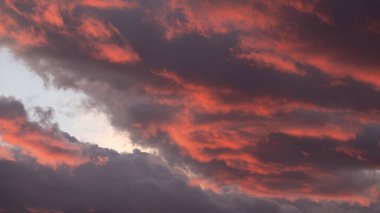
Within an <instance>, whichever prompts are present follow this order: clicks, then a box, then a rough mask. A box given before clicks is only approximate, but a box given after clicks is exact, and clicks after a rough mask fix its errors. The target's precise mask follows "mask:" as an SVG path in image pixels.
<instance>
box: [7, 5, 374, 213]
mask: <svg viewBox="0 0 380 213" xmlns="http://www.w3.org/2000/svg"><path fill="white" fill-rule="evenodd" d="M379 8H380V5H379V3H377V2H376V1H370V0H368V1H367V0H364V1H334V2H332V1H327V0H307V1H301V0H281V1H272V0H269V1H261V0H238V1H228V0H222V1H213V0H207V1H197V0H196V1H188V0H171V1H160V0H159V1H149V0H147V1H143V0H130V1H124V0H114V1H98V0H97V1H86V0H80V1H71V0H67V1H49V2H43V1H23V0H20V1H14V0H5V1H3V2H2V3H1V6H0V12H1V14H0V20H1V24H0V44H1V45H2V46H4V47H7V48H9V49H11V50H12V53H13V54H14V55H15V57H17V58H20V59H22V60H23V61H24V62H25V63H26V64H28V66H29V67H30V68H31V69H32V70H33V71H34V72H35V73H37V74H38V75H40V76H41V77H43V78H44V79H45V81H46V83H48V84H52V85H54V86H56V87H57V88H63V89H65V88H70V89H74V90H77V91H80V92H84V93H85V94H87V95H88V96H89V97H90V98H91V104H90V107H94V108H97V109H101V110H102V111H104V112H105V113H106V114H107V116H108V118H109V120H110V121H111V123H112V124H113V126H114V127H115V128H117V129H119V130H121V131H126V132H129V133H130V135H131V138H132V141H133V143H136V144H138V145H140V146H144V147H149V148H155V149H157V150H158V152H159V153H160V156H161V157H162V158H163V161H166V162H167V164H168V165H166V166H167V168H166V167H165V169H164V170H165V172H164V173H167V174H166V175H169V176H173V174H171V172H169V171H171V170H170V169H172V168H181V169H182V170H188V173H189V174H191V175H189V176H188V177H186V178H185V179H181V181H179V182H178V183H172V182H170V183H166V182H165V181H166V179H165V178H164V179H165V181H164V182H161V181H162V180H159V181H158V183H157V182H155V183H154V184H153V185H154V186H151V187H148V189H149V190H148V189H143V188H141V189H140V188H139V189H136V190H134V191H135V192H134V193H137V194H138V193H139V191H142V192H141V193H144V190H148V191H150V190H153V191H155V190H156V192H157V193H158V194H157V195H152V197H151V198H152V199H153V200H154V199H155V198H153V197H160V193H163V194H165V196H169V197H168V201H167V202H169V200H172V199H177V198H178V199H183V200H193V201H194V202H196V203H197V205H191V206H189V207H184V206H186V205H189V204H187V203H186V202H185V203H183V204H178V207H179V206H182V207H183V208H182V209H181V212H186V210H187V209H191V208H194V209H193V211H197V210H195V208H199V210H198V211H199V212H213V211H215V212H223V211H225V212H239V211H241V212H244V211H247V212H249V211H251V210H249V208H251V207H250V206H249V205H251V204H248V203H252V202H253V203H255V202H256V201H255V200H256V199H254V200H250V199H251V198H243V197H244V196H247V197H249V196H253V197H260V198H266V199H272V200H277V201H273V203H272V201H268V202H269V203H265V202H267V201H265V202H264V201H262V200H260V201H257V202H259V203H260V205H261V202H264V203H265V204H263V205H264V206H265V207H263V208H267V207H268V210H266V211H268V212H276V211H280V212H281V211H285V210H284V209H283V208H285V207H284V206H281V205H284V203H287V202H290V203H291V205H294V206H297V208H298V211H301V212H327V210H326V209H327V208H328V209H330V210H329V211H338V212H339V211H342V212H345V211H348V209H349V208H350V206H351V208H352V211H353V212H355V211H356V210H358V211H363V212H364V211H368V212H376V209H378V203H379V190H380V189H379V181H380V179H379V178H380V177H379V173H378V169H379V166H380V158H379V156H378V153H379V151H380V145H379V140H380V122H379V121H380V117H379V115H380V114H379V109H380V92H379V85H380V80H379V79H380V76H379V72H378V71H379V69H380V64H379V60H378V58H379V56H380V52H379V50H380V39H379V38H378V37H379V34H380V15H379V13H378V12H377V11H378V10H379ZM4 100H5V99H4ZM4 100H3V102H4ZM5 102H7V104H5V105H4V106H1V105H0V119H1V120H0V121H3V122H2V123H0V125H2V129H3V130H2V131H3V133H2V134H3V135H2V138H3V140H4V141H5V142H6V143H8V144H11V145H14V146H19V147H21V154H23V155H27V156H29V157H31V158H35V159H36V160H37V162H39V163H40V164H42V165H45V166H48V167H49V166H50V167H51V168H53V169H54V168H57V167H59V165H61V164H62V163H63V162H66V164H67V161H66V160H65V159H66V157H69V158H70V159H73V158H72V157H74V156H75V158H76V160H75V161H72V163H71V166H74V167H75V168H76V169H75V172H79V173H80V171H85V172H84V173H86V174H82V173H80V175H79V176H78V177H76V178H79V179H80V178H84V176H86V175H87V173H89V174H95V173H97V172H99V173H100V174H102V173H103V172H104V173H107V175H108V174H110V172H107V169H110V170H115V171H118V172H122V171H123V170H125V169H123V168H122V167H124V166H125V167H126V168H129V166H128V165H124V164H128V163H125V162H129V161H130V160H131V159H134V158H138V159H141V161H144V162H148V161H146V158H147V157H146V156H150V155H148V154H142V153H134V154H130V155H118V154H115V155H116V156H117V157H112V158H111V159H110V161H109V162H110V165H109V167H107V166H104V165H102V166H100V167H99V168H98V167H93V168H92V167H91V166H90V165H92V164H91V161H92V160H91V159H92V158H90V157H89V156H86V154H85V153H82V152H83V149H86V148H83V146H84V147H86V145H82V143H80V142H77V143H74V144H72V143H68V142H67V141H65V140H67V139H65V136H64V135H62V133H60V131H59V130H58V129H54V128H53V129H50V130H46V129H43V127H41V125H40V124H35V123H31V122H29V121H27V119H26V114H25V111H24V110H22V107H21V106H19V104H17V103H16V102H12V101H9V100H8V101H5ZM1 107H2V108H1ZM16 120H17V122H16ZM20 126H22V127H23V128H24V126H28V128H26V129H27V130H25V131H27V133H25V134H18V133H17V134H16V132H14V131H13V130H14V129H15V128H16V129H17V130H18V129H19V128H21V127H20ZM0 127H1V126H0ZM28 131H31V132H32V133H33V134H32V135H44V139H43V140H42V139H40V138H37V139H38V141H48V142H46V143H44V144H43V147H44V148H40V142H33V141H30V140H29V139H28V137H29V135H30V133H29V132H28ZM4 135H5V136H7V135H8V138H7V137H5V136H4ZM14 135H16V136H14ZM20 140H22V141H26V142H25V143H21V142H19V141H20ZM62 141H63V142H62ZM61 142H62V143H61ZM55 143H59V144H61V145H60V146H59V147H56V146H55V145H54V144H55ZM31 144H32V145H31ZM63 144H64V145H63ZM67 144H68V145H67ZM26 145H28V146H32V147H33V148H34V149H31V151H30V152H29V153H23V151H22V147H25V146H26ZM46 145H47V146H46ZM46 147H48V148H46ZM99 149H100V148H99ZM1 150H2V149H0V153H2V152H4V153H8V154H4V156H8V157H4V158H5V159H7V160H12V159H13V160H14V157H12V155H9V152H8V151H6V150H7V149H6V148H4V150H5V151H1ZM33 150H37V151H38V152H42V153H44V154H47V156H56V155H57V156H60V157H59V158H54V159H58V160H56V161H57V162H54V161H46V162H45V161H44V160H43V158H41V157H40V156H41V155H39V154H38V153H36V152H37V151H35V152H33ZM41 150H42V151H41ZM136 156H138V157H136ZM142 156H145V157H142ZM113 158H115V159H113ZM149 158H150V157H149ZM59 159H61V160H59ZM116 161H122V162H124V163H121V164H120V165H117V166H115V165H113V162H116ZM139 161H140V160H139ZM48 164H50V165H48ZM146 164H150V163H146ZM52 165H53V167H52ZM106 165H108V164H106ZM15 166H16V165H14V163H10V162H7V163H6V164H4V167H12V168H13V167H15ZM114 166H115V167H114ZM111 167H112V169H111ZM17 168H19V169H20V170H23V172H32V173H35V172H43V173H44V172H49V175H50V176H49V177H52V178H54V177H55V176H56V175H57V174H55V173H54V172H52V171H50V170H49V171H47V170H46V171H45V170H44V171H42V170H41V171H40V170H38V171H34V170H33V171H30V170H27V169H26V168H25V166H20V167H19V166H17ZM86 168H87V169H88V170H86ZM95 168H96V169H95ZM7 169H9V168H7ZM98 170H99V171H98ZM166 170H167V171H166ZM75 172H74V173H75ZM82 175H83V176H82ZM149 175H152V174H148V176H149ZM113 176H115V177H116V176H118V174H115V175H113ZM184 176H186V175H184ZM115 177H111V175H110V176H107V177H104V178H106V180H103V182H112V181H113V180H112V178H115ZM155 178H156V177H155ZM155 178H154V179H155ZM171 178H172V177H171ZM63 179H64V180H63V181H69V180H66V179H70V178H69V176H67V177H66V176H64V178H63ZM169 179H170V178H169ZM136 180H137V179H136ZM36 181H39V180H36ZM70 181H74V182H75V181H79V180H76V179H75V178H73V179H72V180H71V179H70ZM70 181H69V182H70ZM94 181H95V182H96V181H101V180H94ZM155 181H157V180H155ZM95 182H94V183H93V184H94V185H97V184H98V183H95ZM174 182H176V181H174ZM186 183H191V184H193V185H196V186H199V187H202V188H203V189H205V190H211V191H212V192H210V191H208V192H207V193H206V194H207V195H206V194H205V192H203V191H202V190H200V189H199V188H197V189H195V188H191V187H190V188H189V187H188V186H187V185H186ZM64 184H66V183H59V184H57V185H64ZM67 184H73V183H71V182H70V183H67ZM77 184H78V185H80V186H79V188H80V187H84V188H83V189H82V191H85V193H87V192H88V191H90V189H89V188H86V187H87V186H85V185H81V184H82V182H81V183H80V184H79V183H77ZM83 184H84V183H83ZM162 184H163V185H165V184H169V185H166V186H165V187H163V188H160V187H161V185H162ZM170 184H180V187H179V188H182V187H183V190H185V192H183V193H182V192H167V191H165V190H167V188H172V187H173V186H172V185H170ZM157 187H158V188H157ZM68 188H70V187H68ZM95 188H96V187H95ZM226 188H228V189H230V188H233V189H234V190H236V191H238V192H239V193H242V194H244V196H243V195H241V196H243V197H240V195H239V198H236V199H238V200H237V201H236V202H237V203H239V202H243V203H246V202H247V205H248V206H247V207H246V208H245V207H244V208H245V209H242V210H240V209H239V208H238V207H237V206H240V205H239V204H236V203H235V201H234V202H232V203H229V202H231V200H235V198H224V195H223V196H221V195H217V193H219V192H220V191H223V190H224V189H226ZM128 189H129V188H128ZM161 189H162V190H163V191H161ZM76 190H78V189H76ZM94 190H95V189H94ZM99 190H100V189H99ZM129 190H130V189H129ZM157 190H158V191H157ZM28 191H33V190H28ZM115 193H116V194H117V195H112V193H111V192H110V195H109V196H111V197H114V199H115V200H118V199H120V197H129V196H130V195H129V192H128V193H127V192H115ZM173 193H174V194H173ZM176 193H178V194H186V195H183V196H185V197H183V198H181V196H179V197H177V196H176V195H177V194H176ZM193 193H195V194H196V195H194V196H195V197H197V198H195V197H192V196H193ZM210 193H211V194H212V195H210ZM213 193H216V194H213ZM91 194H92V193H91ZM94 194H96V193H94ZM118 195H120V196H118ZM62 196H63V195H62ZM86 196H87V195H86ZM131 196H132V195H131ZM170 196H172V197H170ZM187 196H189V197H187ZM199 196H211V197H212V199H215V200H214V201H212V202H211V201H207V202H206V203H204V202H205V201H204V199H199V198H198V197H199ZM78 199H79V198H78ZM94 199H95V198H94ZM131 199H132V198H131ZM136 199H138V198H136ZM194 199H195V200H194ZM198 199H199V200H198ZM209 199H211V198H209ZM223 199H226V200H228V201H222V200H223ZM246 199H248V200H246ZM79 200H82V199H79ZM105 200H107V199H105ZM112 200H113V199H112ZM153 200H151V202H153V203H154V202H155V201H153ZM206 200H207V199H206ZM242 200H244V201H242ZM278 200H280V201H278ZM297 200H298V201H297ZM92 201H93V200H92ZM83 202H84V201H83ZM87 202H90V201H87ZM104 202H106V201H104ZM115 202H116V201H115ZM117 202H118V201H117ZM120 202H121V201H120ZM139 202H140V201H138V200H133V199H132V200H131V201H130V203H139ZM178 202H179V203H182V202H184V201H182V200H179V201H178ZM215 202H216V203H215ZM225 202H227V204H226V205H227V206H225V207H221V206H220V205H222V203H225ZM278 202H280V203H281V205H280V204H278ZM96 203H98V202H96ZM326 203H327V204H326ZM87 204H88V203H80V204H78V205H79V206H86V207H88V206H89V205H87ZM70 205H72V203H71V204H70ZM104 205H105V206H106V207H105V208H108V207H107V205H110V204H109V203H108V204H107V203H104ZM120 205H121V204H120ZM152 205H153V204H152ZM157 205H158V204H157ZM234 205H237V206H236V207H235V206H234ZM289 205H290V204H289ZM116 206H117V205H116ZM168 206H170V205H169V204H165V202H164V203H163V204H162V206H160V207H155V208H156V211H158V210H157V209H160V208H163V209H161V210H160V211H169V210H168V209H167V208H169V207H168ZM242 206H245V205H242ZM254 206H255V205H254ZM53 207H54V208H57V209H58V210H62V211H68V209H67V206H65V205H63V204H56V206H53ZM206 207H207V208H211V209H210V210H207V208H206ZM272 207H273V208H277V209H270V208H272ZM146 208H150V206H147V207H146ZM155 208H153V207H152V209H155ZM234 208H237V209H234ZM242 208H243V207H242ZM252 208H253V209H255V208H256V207H252ZM260 208H261V207H260ZM289 208H290V207H289ZM152 209H146V210H138V209H136V210H134V211H136V212H139V211H142V212H144V211H145V212H151V211H153V210H152ZM334 209H335V210H334ZM355 209H356V210H355ZM115 211H118V210H115ZM255 211H257V212H263V211H264V210H262V211H259V210H255ZM255 211H253V212H255ZM286 211H287V210H286ZM289 211H290V210H289ZM169 212H170V211H169ZM173 212H178V211H173Z"/></svg>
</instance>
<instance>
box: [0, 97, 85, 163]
mask: <svg viewBox="0 0 380 213" xmlns="http://www.w3.org/2000/svg"><path fill="white" fill-rule="evenodd" d="M0 111H1V114H0V136H1V139H2V141H3V142H4V143H6V144H7V145H9V146H12V148H13V149H20V152H22V153H23V154H24V155H26V156H30V157H33V158H35V159H36V160H37V162H39V163H40V164H44V165H49V166H53V167H57V166H59V165H61V164H66V165H69V166H77V165H79V164H82V163H84V162H85V161H86V158H85V157H84V156H82V154H81V147H80V144H74V143H70V142H69V141H67V140H66V139H65V138H64V136H63V135H62V134H61V132H60V131H58V130H57V129H56V127H54V126H50V128H49V127H47V128H43V127H41V126H40V125H39V124H38V123H33V122H30V121H28V118H27V115H26V112H25V109H24V107H23V105H22V104H21V103H20V102H18V101H15V100H14V99H11V98H4V97H2V98H0ZM2 150H3V151H2V153H3V157H5V158H6V159H9V158H11V157H10V156H11V155H10V154H9V153H10V152H11V151H10V148H9V147H8V148H3V147H2Z"/></svg>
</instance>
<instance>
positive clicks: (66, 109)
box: [0, 48, 134, 152]
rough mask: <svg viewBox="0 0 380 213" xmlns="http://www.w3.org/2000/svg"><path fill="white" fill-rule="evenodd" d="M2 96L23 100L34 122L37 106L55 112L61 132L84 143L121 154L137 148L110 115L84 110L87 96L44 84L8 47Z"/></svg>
mask: <svg viewBox="0 0 380 213" xmlns="http://www.w3.org/2000/svg"><path fill="white" fill-rule="evenodd" d="M0 93H1V95H2V96H13V97H16V98H17V99H18V100H20V101H22V102H23V103H24V105H25V108H26V109H27V111H28V112H29V116H31V119H33V116H35V115H36V113H35V108H36V107H40V108H42V109H43V110H49V109H52V110H53V112H54V113H53V116H52V120H53V121H52V122H56V123H57V124H58V125H59V127H60V129H61V130H63V131H66V132H70V133H72V134H74V135H75V136H76V137H77V138H78V139H79V140H81V141H85V142H89V143H95V144H98V145H99V146H101V147H106V148H111V149H115V150H117V151H119V152H132V151H133V149H134V145H133V144H131V142H130V141H129V137H128V132H119V131H116V130H115V129H114V128H113V127H112V126H111V125H110V124H109V122H108V120H107V115H105V114H104V113H102V112H101V111H99V110H97V109H96V108H93V109H89V108H85V107H82V105H85V103H86V102H88V101H89V100H88V97H87V96H86V95H85V94H84V93H81V92H80V91H74V90H72V89H65V90H64V89H57V88H54V85H48V84H44V81H43V79H41V78H40V77H39V76H38V75H36V74H35V73H33V72H32V71H30V70H29V68H28V67H27V65H25V64H23V62H22V61H20V60H17V59H16V58H14V57H13V55H12V54H11V52H10V50H9V49H5V48H4V49H2V50H1V51H0ZM35 119H38V117H37V118H35Z"/></svg>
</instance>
